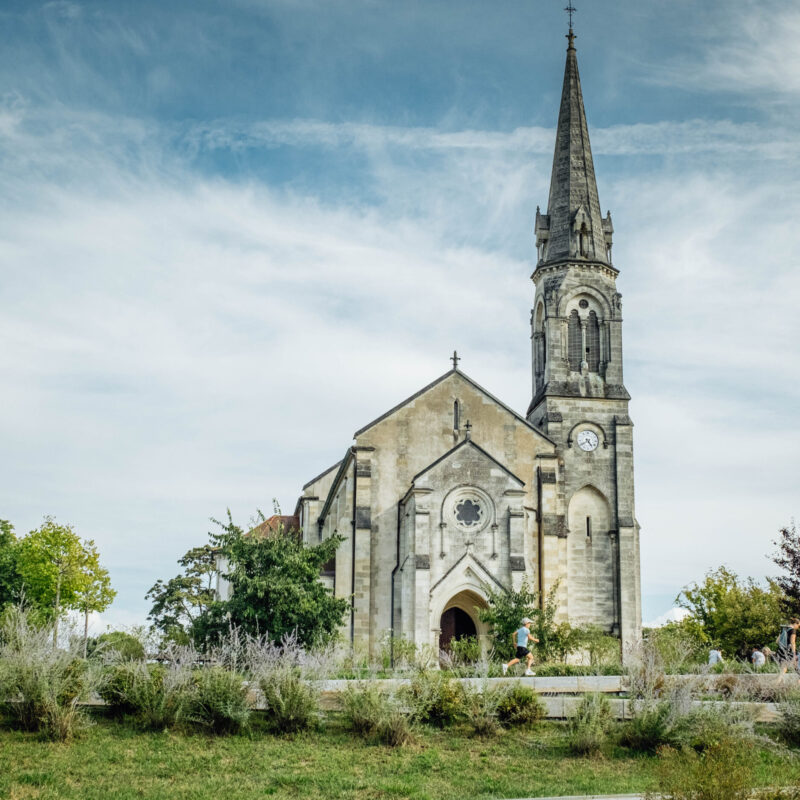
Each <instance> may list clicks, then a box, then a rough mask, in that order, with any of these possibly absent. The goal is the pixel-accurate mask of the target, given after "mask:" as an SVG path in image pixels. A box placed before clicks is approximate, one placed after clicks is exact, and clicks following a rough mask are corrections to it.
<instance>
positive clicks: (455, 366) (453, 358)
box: [450, 350, 461, 369]
mask: <svg viewBox="0 0 800 800" xmlns="http://www.w3.org/2000/svg"><path fill="white" fill-rule="evenodd" d="M450 360H451V361H452V362H453V369H458V362H459V361H461V359H460V358H459V357H458V351H456V350H453V355H452V356H450Z"/></svg>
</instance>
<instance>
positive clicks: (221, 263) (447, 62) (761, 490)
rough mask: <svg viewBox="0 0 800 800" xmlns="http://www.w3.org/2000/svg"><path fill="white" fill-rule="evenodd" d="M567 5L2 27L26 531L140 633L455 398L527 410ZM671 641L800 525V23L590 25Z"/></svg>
mask: <svg viewBox="0 0 800 800" xmlns="http://www.w3.org/2000/svg"><path fill="white" fill-rule="evenodd" d="M563 5H564V3H563V1H562V2H546V3H545V2H534V1H533V0H530V1H529V2H492V3H490V2H470V1H468V0H460V1H459V2H455V0H450V2H436V0H420V2H411V1H408V2H403V3H396V2H388V1H386V2H384V1H382V0H364V1H363V2H355V1H347V2H345V1H344V0H343V1H342V2H337V3H330V2H326V1H325V0H263V1H262V2H257V1H256V0H227V1H226V2H224V3H223V2H203V1H202V0H201V1H199V2H192V3H186V2H184V3H175V2H164V1H163V0H162V1H161V2H152V3H151V2H136V3H123V2H108V0H106V2H69V1H66V0H56V1H55V2H46V3H40V2H27V1H26V2H16V3H15V2H9V1H8V0H6V2H4V3H2V5H0V44H2V47H1V48H0V212H1V213H0V292H1V293H2V294H1V296H2V298H3V312H2V314H0V341H2V347H1V348H0V369H1V370H2V374H3V376H4V381H3V383H4V388H3V391H2V398H3V403H2V405H3V413H2V415H0V442H1V443H2V447H1V448H0V450H2V458H1V459H0V517H3V518H8V519H10V520H11V521H12V522H13V523H14V524H15V526H16V527H17V530H18V531H19V532H25V531H27V530H29V529H30V528H32V527H35V526H36V525H38V524H39V522H40V521H41V517H42V515H44V514H53V515H55V516H56V517H57V518H58V519H60V520H63V521H69V522H72V523H73V524H74V525H75V526H76V529H77V530H78V532H79V533H80V534H81V535H82V536H84V537H87V538H89V537H91V538H94V539H95V540H96V541H97V543H98V545H99V547H100V550H101V553H102V554H103V558H104V561H105V562H106V563H107V565H108V566H109V568H110V570H111V572H112V578H113V581H114V584H115V585H116V586H117V588H118V589H119V597H118V599H117V601H116V603H115V605H114V607H113V608H112V609H111V610H110V611H109V612H108V613H107V614H106V615H105V621H106V622H110V623H113V624H131V623H133V622H136V621H141V620H143V618H144V616H145V614H146V612H147V608H148V606H147V604H146V602H145V601H144V597H143V596H144V593H145V591H146V590H147V588H149V586H151V585H152V583H153V582H154V581H155V580H156V579H157V578H159V577H166V576H169V575H172V574H174V573H175V571H176V566H175V560H176V559H177V558H178V557H179V556H180V555H181V554H182V553H183V552H184V551H185V550H186V549H188V548H189V547H190V546H192V545H194V544H197V543H199V542H201V541H203V540H204V539H205V535H206V531H207V530H208V518H209V517H210V516H220V515H222V514H224V510H225V508H226V507H227V506H230V508H231V510H232V511H233V513H234V515H235V516H236V517H237V518H239V519H240V520H246V519H247V518H248V517H249V515H250V514H251V513H252V512H253V510H254V509H255V508H256V507H261V508H264V509H265V510H269V509H270V508H271V504H272V497H277V498H278V499H279V501H280V503H281V504H282V506H283V507H284V509H286V510H289V511H290V510H291V509H292V508H293V506H294V501H295V499H296V497H297V494H298V493H299V490H300V487H301V486H302V484H303V483H304V482H305V481H306V480H308V479H309V478H311V477H313V476H314V475H316V474H317V473H318V472H320V471H321V470H322V469H324V468H325V467H327V466H329V465H330V464H332V463H334V462H335V461H337V460H338V459H339V458H340V457H341V454H342V452H343V451H344V449H345V447H346V446H347V445H348V443H349V442H350V437H351V435H352V432H353V431H354V430H356V429H357V428H358V427H360V426H361V425H363V424H364V423H365V421H368V420H370V419H372V418H374V417H375V416H377V415H378V414H380V413H382V412H383V411H384V410H386V409H387V408H389V407H391V406H392V405H394V404H395V403H396V402H398V401H399V400H400V399H402V398H403V397H406V396H407V395H409V394H411V393H413V392H414V391H416V390H417V389H418V388H419V387H420V386H422V385H424V384H425V383H427V382H429V381H430V380H432V379H433V378H435V377H436V376H438V375H439V374H441V373H442V372H444V371H445V370H446V369H447V368H448V366H449V362H448V361H447V357H448V355H449V354H450V353H451V352H452V350H453V349H454V348H458V350H459V352H460V353H461V355H462V356H463V361H462V364H461V366H462V367H463V369H464V370H465V371H466V372H467V373H468V374H469V375H471V376H472V377H473V378H475V379H476V380H477V381H479V382H480V383H481V384H483V385H484V386H486V387H487V388H489V389H490V390H491V391H492V392H493V393H495V394H497V395H498V396H499V397H501V398H503V399H504V400H505V401H506V402H508V403H509V404H510V405H512V406H513V407H515V408H517V409H518V410H520V411H523V412H524V410H525V409H526V407H527V404H528V401H529V400H530V383H531V379H530V361H529V339H528V335H529V332H528V326H527V320H528V315H529V313H530V307H531V304H532V300H533V287H532V285H531V284H530V281H529V280H528V277H529V275H530V273H531V271H532V267H533V262H532V259H533V253H534V250H533V241H532V219H533V215H534V213H535V209H536V206H537V205H541V206H543V207H544V206H545V205H546V202H547V189H548V182H549V175H550V165H551V158H552V148H553V129H554V126H555V121H556V116H557V112H558V99H559V94H560V89H561V78H562V74H563V65H564V49H565V44H566V43H565V40H564V38H563V36H564V33H565V14H564V12H563V11H562V6H563ZM575 28H576V32H577V34H578V40H577V46H578V56H579V62H580V67H581V77H582V83H583V90H584V98H585V101H586V107H587V114H588V118H589V124H590V132H591V137H592V145H593V149H594V154H595V167H596V171H597V175H598V183H599V191H600V200H601V204H602V206H603V210H604V211H605V210H606V209H609V208H610V209H611V211H612V214H613V217H614V224H615V229H616V234H615V248H614V253H615V263H616V265H617V267H618V268H619V269H620V271H621V272H620V277H619V281H618V285H619V289H620V291H621V292H622V293H623V296H624V309H625V325H624V332H623V335H624V341H625V370H626V373H625V374H626V384H627V386H628V389H629V390H630V392H631V394H632V396H633V402H632V404H631V415H632V417H633V419H634V422H635V424H636V428H635V458H636V489H637V516H638V518H639V521H640V523H641V525H642V576H643V587H644V595H645V598H644V599H645V610H644V614H645V618H646V619H652V618H654V617H656V616H658V615H659V614H661V613H662V612H664V611H666V610H667V609H669V608H670V606H671V605H672V602H671V601H672V598H673V597H674V596H675V594H676V593H677V592H678V590H679V589H680V588H681V586H683V585H684V584H686V583H688V582H690V581H692V580H696V579H698V578H700V577H701V576H702V575H703V573H704V572H705V571H706V570H708V569H710V568H713V567H716V566H718V565H719V564H722V563H726V564H728V565H729V566H731V567H732V568H734V569H736V570H738V571H739V572H740V573H742V574H749V575H753V576H755V577H759V578H760V577H763V576H765V575H766V574H769V572H770V563H769V561H768V560H767V559H766V558H765V554H767V553H768V552H769V551H770V549H771V545H770V542H771V540H772V539H773V538H774V537H775V535H776V533H777V530H778V528H779V527H780V526H781V525H782V524H785V523H787V522H788V521H789V520H790V519H791V518H792V517H793V516H796V515H798V514H800V490H798V486H800V467H798V463H799V461H798V456H797V453H798V450H800V435H799V434H798V426H797V422H796V417H795V414H796V409H797V408H798V405H800V383H798V380H797V374H798V369H799V368H800V357H798V346H797V343H798V341H800V322H798V320H800V316H799V315H798V314H797V306H798V302H800V280H799V279H798V269H800V265H798V238H799V237H798V229H797V223H796V220H797V219H798V217H799V216H800V191H799V190H800V167H799V165H798V153H800V147H799V146H798V145H800V141H799V140H800V134H798V132H797V131H798V116H799V113H798V108H800V104H798V99H800V9H797V8H796V7H794V6H792V5H791V4H786V3H778V2H772V1H771V0H768V1H767V2H753V1H751V0H728V2H722V1H721V0H716V1H715V2H706V3H703V4H699V3H697V2H693V1H690V0H653V1H652V2H647V3H642V2H633V1H632V0H631V1H628V0H618V1H617V2H610V1H608V2H604V1H603V0H591V2H589V0H585V1H584V2H583V3H582V4H580V6H579V10H578V14H577V16H576V22H575Z"/></svg>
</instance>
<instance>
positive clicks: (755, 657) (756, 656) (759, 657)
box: [750, 647, 767, 669]
mask: <svg viewBox="0 0 800 800" xmlns="http://www.w3.org/2000/svg"><path fill="white" fill-rule="evenodd" d="M750 660H751V661H752V662H753V666H754V667H755V668H756V669H758V668H759V667H763V666H764V664H766V663H767V657H766V655H765V654H764V653H763V651H761V650H759V649H758V648H757V647H754V648H753V652H752V653H751V654H750Z"/></svg>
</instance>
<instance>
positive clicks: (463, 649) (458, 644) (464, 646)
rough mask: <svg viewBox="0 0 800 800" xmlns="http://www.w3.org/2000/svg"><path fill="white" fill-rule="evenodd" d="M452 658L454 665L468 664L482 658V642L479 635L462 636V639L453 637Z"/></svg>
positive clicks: (451, 643) (451, 644)
mask: <svg viewBox="0 0 800 800" xmlns="http://www.w3.org/2000/svg"><path fill="white" fill-rule="evenodd" d="M450 658H451V659H452V661H453V665H454V666H456V667H458V666H468V665H472V664H476V663H477V662H478V661H480V660H481V643H480V642H479V641H478V637H477V636H462V637H461V638H460V639H451V641H450Z"/></svg>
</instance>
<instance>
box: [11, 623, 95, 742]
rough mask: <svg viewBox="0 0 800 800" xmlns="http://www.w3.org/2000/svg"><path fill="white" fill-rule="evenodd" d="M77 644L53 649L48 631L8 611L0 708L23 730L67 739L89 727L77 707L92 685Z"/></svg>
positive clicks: (91, 672) (75, 641) (90, 672)
mask: <svg viewBox="0 0 800 800" xmlns="http://www.w3.org/2000/svg"><path fill="white" fill-rule="evenodd" d="M82 653H83V645H82V642H81V641H80V640H79V639H77V638H73V639H72V640H71V641H70V642H69V643H68V644H67V645H66V646H64V647H54V646H53V629H52V628H51V627H49V626H43V627H39V626H37V625H35V624H34V623H33V622H32V618H30V617H29V614H28V612H27V611H26V610H25V609H23V608H20V607H12V608H10V609H8V610H7V612H6V614H5V615H4V619H3V624H2V628H1V629H0V710H2V711H3V712H4V713H5V714H6V715H8V716H9V717H10V718H11V719H12V720H13V721H14V722H15V723H16V724H17V725H19V726H20V727H21V728H23V729H24V730H28V731H39V732H41V733H42V734H43V735H44V736H46V737H48V738H51V739H57V740H61V741H64V740H67V739H70V738H72V737H73V736H75V735H77V734H78V733H79V732H80V731H81V730H82V729H83V728H85V727H86V726H87V725H88V724H89V720H88V717H87V716H86V715H85V713H84V712H83V711H82V710H81V709H80V708H79V707H78V702H79V701H80V700H82V699H84V698H86V697H87V696H88V694H89V692H90V691H91V690H92V689H93V688H94V686H95V685H96V683H97V678H98V675H97V671H96V670H94V669H91V668H90V666H89V665H88V664H87V663H86V662H85V661H84V660H83V658H82Z"/></svg>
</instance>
